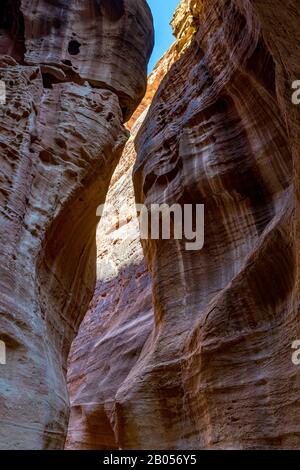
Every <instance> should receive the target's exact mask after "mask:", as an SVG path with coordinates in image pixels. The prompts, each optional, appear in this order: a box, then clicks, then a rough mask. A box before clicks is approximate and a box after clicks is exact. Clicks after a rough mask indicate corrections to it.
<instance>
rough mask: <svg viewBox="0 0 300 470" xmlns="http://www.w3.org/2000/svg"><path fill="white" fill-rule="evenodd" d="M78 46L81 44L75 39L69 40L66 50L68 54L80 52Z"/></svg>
mask: <svg viewBox="0 0 300 470" xmlns="http://www.w3.org/2000/svg"><path fill="white" fill-rule="evenodd" d="M80 46H81V44H80V43H79V42H78V41H76V40H74V39H73V40H72V41H70V42H69V47H68V52H69V54H70V55H78V54H79V52H80Z"/></svg>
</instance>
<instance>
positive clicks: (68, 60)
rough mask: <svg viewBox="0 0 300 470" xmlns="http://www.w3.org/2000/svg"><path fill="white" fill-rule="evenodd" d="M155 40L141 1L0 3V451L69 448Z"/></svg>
mask: <svg viewBox="0 0 300 470" xmlns="http://www.w3.org/2000/svg"><path fill="white" fill-rule="evenodd" d="M152 31H153V25H152V18H151V13H150V10H149V8H148V6H147V4H146V2H145V1H144V0H125V1H122V0H114V1H106V0H105V1H104V0H101V1H97V0H88V1H86V0H80V1H77V2H64V1H61V0H51V2H50V0H36V1H34V2H32V1H27V0H21V1H14V0H6V1H4V2H1V7H0V80H1V81H2V83H3V82H4V84H5V88H6V102H5V103H3V104H1V106H0V128H1V132H0V149H1V152H0V154H1V176H0V208H1V214H0V241H1V243H0V260H1V263H0V285H1V289H0V291H1V294H0V309H1V315H0V340H1V341H4V343H5V346H6V365H1V376H0V423H1V426H0V448H1V449H59V448H63V446H64V441H65V436H66V428H67V422H68V416H69V399H68V392H67V388H66V361H67V357H68V353H69V348H70V345H71V342H72V340H73V338H74V336H75V335H76V333H77V331H78V328H79V325H80V323H81V321H82V319H83V317H84V315H85V313H86V311H87V308H88V305H89V302H90V300H91V298H92V295H93V292H94V286H95V278H96V237H95V234H96V227H97V223H98V222H99V217H97V216H96V209H97V207H98V206H99V204H101V203H103V202H104V200H105V196H106V193H107V190H108V187H109V182H110V179H111V176H112V173H113V171H114V169H115V166H116V164H117V162H118V160H119V158H120V156H121V153H122V151H123V148H124V145H125V143H126V141H127V138H128V131H127V130H126V129H125V127H124V125H123V122H124V120H128V119H129V118H130V117H131V115H132V113H133V112H134V110H135V108H136V107H137V105H138V104H139V102H140V101H141V99H142V97H143V95H144V93H145V89H146V67H147V62H148V58H149V56H150V53H151V49H152V45H153V34H152Z"/></svg>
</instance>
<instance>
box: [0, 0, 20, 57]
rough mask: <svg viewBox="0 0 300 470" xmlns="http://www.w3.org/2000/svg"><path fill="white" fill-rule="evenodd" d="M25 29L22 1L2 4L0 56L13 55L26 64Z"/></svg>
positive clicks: (5, 1)
mask: <svg viewBox="0 0 300 470" xmlns="http://www.w3.org/2000/svg"><path fill="white" fill-rule="evenodd" d="M25 51H26V49H25V27H24V17H23V14H22V12H21V2H20V0H1V2H0V54H5V55H11V56H12V57H13V58H14V59H15V60H16V61H17V62H20V63H23V62H24V55H25Z"/></svg>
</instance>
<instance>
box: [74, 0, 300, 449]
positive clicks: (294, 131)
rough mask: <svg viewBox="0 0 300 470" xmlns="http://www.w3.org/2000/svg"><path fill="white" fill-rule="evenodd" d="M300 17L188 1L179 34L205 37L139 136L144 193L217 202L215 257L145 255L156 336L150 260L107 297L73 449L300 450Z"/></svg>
mask: <svg viewBox="0 0 300 470" xmlns="http://www.w3.org/2000/svg"><path fill="white" fill-rule="evenodd" d="M297 7H298V2H297V1H296V0H289V1H287V2H285V3H284V4H282V2H279V1H275V2H271V1H265V2H260V1H258V0H252V1H251V0H239V1H238V0H226V1H225V0H202V1H200V0H185V1H182V2H181V5H180V7H179V9H178V10H177V14H176V15H175V19H174V28H175V31H176V33H177V34H179V35H180V37H181V38H182V37H183V38H184V34H185V31H190V32H192V33H193V32H194V31H195V32H196V34H195V37H194V39H193V41H192V43H191V44H190V45H187V47H186V48H185V51H184V54H183V56H182V57H181V58H178V60H177V62H176V63H175V65H173V66H172V67H171V70H170V71H169V72H168V73H167V75H166V77H165V79H164V80H163V82H162V84H161V86H160V87H159V90H158V92H157V93H156V95H155V97H154V99H153V102H152V104H151V106H150V110H149V112H148V114H147V116H146V119H145V121H144V122H143V124H142V127H141V130H140V131H139V134H138V137H137V139H136V149H137V161H136V164H135V167H134V186H135V195H136V200H137V202H143V203H145V204H147V205H150V204H152V203H162V202H166V203H169V204H173V203H179V204H182V205H183V204H185V203H204V204H205V246H204V248H203V249H202V250H201V251H198V252H195V251H187V250H186V247H185V241H184V240H183V241H182V242H181V241H178V240H172V239H171V240H148V241H147V242H143V252H144V254H145V258H146V261H145V262H146V265H147V267H148V269H149V271H150V272H151V277H152V281H153V286H152V289H153V298H152V305H153V310H154V317H153V326H152V329H151V332H150V334H148V333H147V332H149V331H150V328H151V323H152V322H151V316H150V315H151V305H150V303H149V293H148V292H149V291H148V287H149V285H148V281H147V274H146V273H145V271H144V264H143V274H142V279H143V280H144V281H145V283H144V281H143V283H141V284H140V285H138V283H136V280H135V273H136V266H134V259H135V256H136V255H135V254H134V253H132V257H131V258H130V259H131V260H132V261H130V269H128V268H126V270H127V272H126V274H125V275H124V274H123V273H122V270H121V271H119V268H118V266H117V267H116V269H115V271H114V274H113V276H112V279H110V281H109V283H108V284H102V283H101V284H99V285H98V290H97V291H96V296H95V298H94V301H93V304H92V308H91V311H90V312H89V316H88V317H87V318H86V320H85V323H84V324H83V325H82V329H81V330H80V335H79V337H78V338H77V340H76V342H75V343H74V349H73V355H72V356H71V365H70V371H69V378H70V387H71V396H72V397H73V398H72V399H73V408H74V409H73V413H72V419H71V422H70V430H69V447H70V448H105V447H107V448H109V447H110V446H113V447H114V448H122V449H137V448H138V449H254V448H255V449H272V448H275V449H280V448H284V449H285V448H290V449H294V448H299V445H300V442H299V432H300V427H299V426H300V425H299V423H300V419H299V418H300V411H299V406H298V399H297V397H298V395H299V389H300V374H299V369H297V368H296V367H295V366H294V365H293V364H292V362H291V344H292V342H293V341H294V339H296V338H298V337H299V335H300V331H299V320H298V316H299V315H298V310H299V287H298V283H299V276H298V270H299V268H298V266H299V262H298V256H299V255H298V253H299V250H298V244H299V229H298V227H299V183H298V180H299V168H298V166H299V148H300V142H299V138H300V137H299V135H300V133H299V123H300V119H299V118H300V115H299V114H300V113H299V107H298V108H297V107H296V106H294V105H293V104H292V102H291V94H292V91H291V86H292V81H293V80H295V79H297V78H299V77H300V66H299V60H298V59H299V57H300V44H299V41H298V40H297V37H298V33H297V28H298V18H299V8H297ZM186 11H188V12H192V15H191V16H189V17H187V16H186V14H185V13H184V12H186ZM182 34H183V36H181V35H182ZM189 38H190V35H189ZM179 44H180V46H181V47H182V46H184V44H185V40H184V39H183V40H181V42H180V43H177V45H179ZM130 152H131V150H130ZM117 180H118V182H117V183H116V184H119V185H120V187H121V183H120V179H117ZM122 188H123V191H124V186H122ZM125 193H126V197H131V194H130V193H129V192H127V190H126V189H125ZM120 194H124V192H123V193H122V192H121V193H120ZM124 197H125V196H124ZM111 199H112V200H113V201H114V202H115V203H116V204H117V205H118V204H119V201H118V199H119V191H115V192H114V191H112V192H111ZM117 233H118V232H116V233H114V232H113V231H112V233H111V234H110V236H111V239H110V241H108V245H106V246H105V253H104V254H103V255H102V257H103V258H102V259H101V260H100V261H103V260H104V259H107V260H108V259H110V260H111V259H113V260H115V258H116V256H115V252H114V250H113V249H112V245H113V244H114V243H115V240H114V239H113V237H114V236H116V237H117V236H118V235H117ZM118 244H119V242H118V241H117V246H118ZM120 246H122V243H121V245H120ZM121 255H122V253H121V254H120V255H118V257H119V258H118V257H117V258H118V259H120V258H122V256H121ZM139 256H141V254H140V251H139ZM137 259H140V258H138V257H137ZM122 262H123V261H121V266H122ZM143 263H144V261H143ZM137 269H138V270H139V269H140V268H139V267H138V268H137ZM130 270H131V272H130ZM120 272H121V275H120ZM128 273H129V274H128ZM133 279H134V281H133ZM122 286H123V287H124V288H123V287H122ZM132 292H133V295H131V294H132ZM142 292H145V300H146V304H141V293H142ZM106 295H108V300H106ZM101 296H102V297H101ZM132 298H134V302H133V301H132ZM129 299H131V301H129V304H127V300H129ZM119 300H120V301H121V304H120V308H119V307H118V302H119ZM106 302H107V303H106ZM127 315H128V317H127ZM131 315H132V316H131ZM95 324H97V326H96V331H97V335H95V336H94V331H95V330H94V329H93V328H92V327H94V325H95ZM101 332H103V333H104V334H103V335H102V334H101ZM145 332H146V333H147V335H148V336H147V339H146V341H145V336H144V335H145ZM99 333H100V336H99V335H98V334H99ZM80 338H81V339H80ZM97 341H98V342H97ZM85 361H87V368H86V371H83V364H84V363H85V364H86V362H85ZM93 397H96V398H95V401H92V399H93ZM85 399H86V401H85Z"/></svg>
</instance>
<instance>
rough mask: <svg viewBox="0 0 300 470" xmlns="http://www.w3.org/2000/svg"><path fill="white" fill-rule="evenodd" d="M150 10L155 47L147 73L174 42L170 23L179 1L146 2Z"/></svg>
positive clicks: (156, 0) (154, 0)
mask: <svg viewBox="0 0 300 470" xmlns="http://www.w3.org/2000/svg"><path fill="white" fill-rule="evenodd" d="M147 1H148V4H149V6H150V8H151V10H152V15H153V18H154V27H155V46H154V51H153V54H152V56H151V59H150V63H149V67H148V71H149V73H150V72H152V70H153V68H154V67H155V65H156V63H157V62H158V61H159V59H160V58H161V57H162V55H163V54H164V53H165V52H166V51H167V50H168V49H169V47H170V46H171V44H172V43H173V41H174V36H173V34H172V28H171V26H170V21H171V19H172V17H173V13H174V11H175V9H176V7H177V5H178V3H179V0H147Z"/></svg>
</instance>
